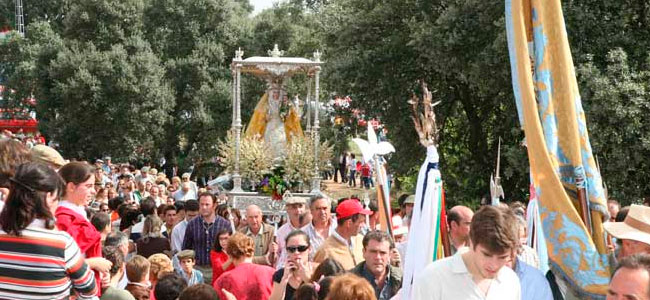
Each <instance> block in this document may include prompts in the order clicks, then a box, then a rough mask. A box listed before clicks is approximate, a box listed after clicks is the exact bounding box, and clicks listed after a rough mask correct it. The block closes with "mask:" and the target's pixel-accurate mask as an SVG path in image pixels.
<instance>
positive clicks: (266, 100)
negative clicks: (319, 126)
mask: <svg viewBox="0 0 650 300" xmlns="http://www.w3.org/2000/svg"><path fill="white" fill-rule="evenodd" d="M302 134H303V133H302V128H301V127H300V116H299V114H298V111H297V108H296V107H295V105H294V103H293V102H292V101H290V100H289V97H288V96H287V93H286V91H285V90H284V89H283V88H282V85H281V84H280V83H277V82H272V83H271V84H270V86H269V88H268V89H267V90H266V93H264V95H263V96H262V98H261V99H260V101H259V102H258V103H257V106H255V111H254V112H253V117H252V118H251V121H250V123H249V124H248V128H247V129H246V136H247V137H254V136H256V135H257V136H260V137H264V142H265V143H266V144H267V145H268V146H269V148H270V149H271V152H272V156H273V158H274V159H278V158H279V159H281V158H282V157H283V156H284V154H285V153H286V146H287V142H290V141H291V138H292V136H297V135H300V136H302Z"/></svg>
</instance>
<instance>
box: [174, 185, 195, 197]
mask: <svg viewBox="0 0 650 300" xmlns="http://www.w3.org/2000/svg"><path fill="white" fill-rule="evenodd" d="M172 197H174V200H176V201H186V200H189V199H195V200H196V199H197V193H196V192H195V191H194V189H193V188H192V183H191V182H183V183H182V184H181V188H180V189H179V190H178V191H176V192H174V193H173V194H172Z"/></svg>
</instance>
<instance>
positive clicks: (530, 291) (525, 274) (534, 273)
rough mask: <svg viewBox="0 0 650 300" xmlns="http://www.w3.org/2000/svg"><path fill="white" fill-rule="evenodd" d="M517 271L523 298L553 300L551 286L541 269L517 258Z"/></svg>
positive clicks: (528, 299) (526, 299)
mask: <svg viewBox="0 0 650 300" xmlns="http://www.w3.org/2000/svg"><path fill="white" fill-rule="evenodd" d="M516 263H517V265H516V267H515V273H517V277H519V284H520V285H521V299H522V300H524V299H525V300H537V299H539V300H553V293H552V292H551V286H550V285H549V284H548V281H547V280H546V277H544V274H542V271H540V270H539V269H537V268H535V267H533V266H531V265H529V264H527V263H525V262H523V261H521V260H519V259H517V261H516Z"/></svg>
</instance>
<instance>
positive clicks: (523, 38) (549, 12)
mask: <svg viewBox="0 0 650 300" xmlns="http://www.w3.org/2000/svg"><path fill="white" fill-rule="evenodd" d="M506 27H507V34H508V48H509V52H510V64H511V71H512V85H513V90H514V94H515V99H516V102H517V110H518V112H519V121H520V123H521V125H522V128H523V129H524V131H525V133H526V144H527V147H528V158H529V160H530V172H531V178H532V184H533V186H534V188H535V193H536V194H537V197H538V199H539V213H540V217H541V222H542V227H543V231H544V235H545V237H546V243H547V250H548V257H549V260H550V267H551V269H552V270H553V271H554V273H555V274H556V276H559V277H561V278H562V279H563V280H564V281H566V282H567V283H569V286H570V287H571V288H572V289H573V291H574V292H575V293H576V294H577V295H578V296H579V297H580V298H604V295H606V292H607V285H608V283H609V275H610V265H609V261H608V255H607V250H606V247H605V239H604V233H603V228H602V221H603V220H604V219H605V218H606V217H607V210H606V199H605V194H604V190H603V186H602V181H601V177H600V174H599V172H598V170H597V168H596V163H595V161H594V157H593V154H592V151H591V145H590V144H589V137H588V134H587V125H586V121H585V114H584V111H583V109H582V103H581V99H580V94H579V91H578V85H577V81H576V77H575V69H574V66H573V60H572V57H571V51H570V48H569V42H568V39H567V33H566V28H565V24H564V16H563V15H562V6H561V3H560V1H559V0H506ZM583 188H584V194H585V195H586V199H587V201H586V202H587V206H588V207H589V209H590V211H589V212H588V213H587V214H585V215H587V216H588V218H587V220H586V221H583V220H582V218H581V211H580V205H579V203H580V202H579V200H578V196H577V195H578V193H577V191H578V190H579V189H583Z"/></svg>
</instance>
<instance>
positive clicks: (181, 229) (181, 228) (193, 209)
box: [171, 199, 199, 253]
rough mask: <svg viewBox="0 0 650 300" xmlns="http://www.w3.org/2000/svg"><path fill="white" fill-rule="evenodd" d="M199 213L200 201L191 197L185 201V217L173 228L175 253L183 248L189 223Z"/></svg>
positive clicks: (172, 242) (172, 240)
mask: <svg viewBox="0 0 650 300" xmlns="http://www.w3.org/2000/svg"><path fill="white" fill-rule="evenodd" d="M198 215H199V202H198V201H196V200H194V199H191V200H187V201H185V219H184V220H183V221H181V222H179V223H178V224H176V226H174V229H172V238H171V248H172V251H173V252H174V253H178V252H179V251H181V250H183V239H185V229H187V223H189V222H190V221H192V219H194V218H195V217H196V216H198Z"/></svg>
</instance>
